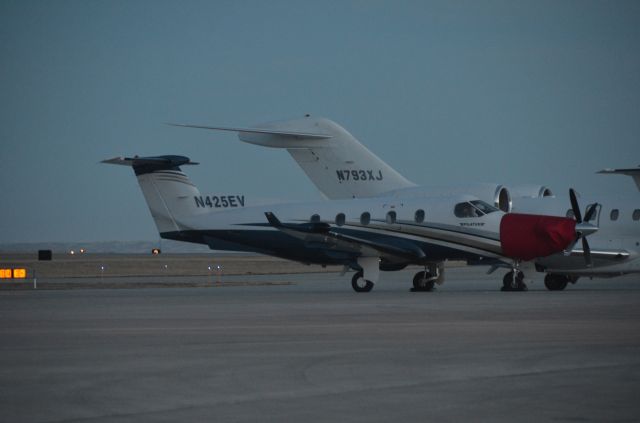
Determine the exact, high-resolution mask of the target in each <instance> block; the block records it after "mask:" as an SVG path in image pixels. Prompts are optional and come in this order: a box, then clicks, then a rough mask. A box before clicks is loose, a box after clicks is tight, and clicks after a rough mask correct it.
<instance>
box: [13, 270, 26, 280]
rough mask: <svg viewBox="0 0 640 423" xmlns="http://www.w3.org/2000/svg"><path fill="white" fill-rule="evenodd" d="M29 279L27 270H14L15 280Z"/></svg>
mask: <svg viewBox="0 0 640 423" xmlns="http://www.w3.org/2000/svg"><path fill="white" fill-rule="evenodd" d="M26 278H27V269H24V268H19V269H13V279H26Z"/></svg>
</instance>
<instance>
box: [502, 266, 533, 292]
mask: <svg viewBox="0 0 640 423" xmlns="http://www.w3.org/2000/svg"><path fill="white" fill-rule="evenodd" d="M519 266H520V262H518V261H516V262H514V263H513V270H512V271H510V272H509V273H507V274H506V275H504V278H502V288H501V289H500V290H501V291H526V290H527V289H528V288H527V285H526V284H525V283H524V273H522V272H521V271H520V270H518V267H519Z"/></svg>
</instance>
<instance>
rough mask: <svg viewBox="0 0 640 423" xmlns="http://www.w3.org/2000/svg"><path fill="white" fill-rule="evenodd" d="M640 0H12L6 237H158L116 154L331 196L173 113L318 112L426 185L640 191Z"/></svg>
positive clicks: (7, 25)
mask: <svg viewBox="0 0 640 423" xmlns="http://www.w3.org/2000/svg"><path fill="white" fill-rule="evenodd" d="M639 52H640V2H638V1H559V0H553V1H539V0H535V1H529V2H528V1H450V0H449V1H420V2H408V1H406V2H402V1H388V2H385V1H358V2H348V1H335V2H333V1H315V2H304V1H202V2H200V1H42V2H33V1H22V0H21V1H6V0H2V1H0V57H1V59H0V60H1V62H0V93H1V95H0V111H1V113H0V140H1V141H0V142H1V143H2V144H1V145H2V149H1V150H0V151H1V152H2V153H1V154H2V167H1V170H0V196H1V197H2V200H3V201H2V202H3V206H2V208H0V242H36V241H98V240H153V239H157V233H156V230H155V226H154V225H153V221H152V219H151V218H150V215H149V212H148V210H147V208H146V205H145V203H144V200H143V198H142V195H141V193H140V190H139V188H138V186H137V183H136V181H135V179H134V177H133V175H132V172H130V171H129V170H128V169H126V168H117V167H113V166H106V165H100V164H98V162H99V161H100V160H102V159H104V158H109V157H113V156H117V155H133V154H140V155H158V154H184V155H187V156H190V157H191V158H192V159H194V160H196V161H199V162H201V163H202V165H201V166H197V167H192V168H188V173H189V175H190V176H191V178H192V179H193V181H194V182H195V183H196V184H197V185H198V186H199V187H200V188H201V190H202V191H203V192H225V193H229V192H231V193H242V194H244V195H246V196H247V197H252V196H259V197H265V196H269V197H275V198H282V199H302V200H306V199H317V198H319V195H318V193H317V191H316V190H315V188H314V187H313V186H312V185H311V184H310V182H309V181H308V180H307V179H306V177H305V176H304V174H303V172H302V171H301V170H300V169H299V168H298V167H297V165H296V164H295V163H294V162H293V160H292V159H291V158H290V157H289V155H288V154H286V152H284V151H278V150H269V149H261V148H259V147H257V146H252V145H247V144H243V143H240V142H239V141H237V139H236V138H235V136H234V135H233V134H227V133H215V132H206V131H197V130H189V129H182V128H173V127H168V126H165V125H163V122H191V123H199V124H208V125H229V126H231V125H233V126H246V125H251V124H255V123H259V122H263V121H268V120H274V119H285V118H292V117H299V116H302V115H303V114H305V113H311V114H314V115H319V116H324V117H328V118H331V119H333V120H335V121H336V122H338V123H340V124H341V125H343V126H344V127H345V128H347V129H348V130H349V131H350V132H351V133H352V134H353V135H355V136H356V137H357V138H358V139H359V140H360V141H362V142H363V143H364V144H365V145H367V146H368V147H369V148H370V149H371V150H372V151H374V152H375V153H376V154H377V155H379V156H380V157H381V158H383V159H384V160H386V161H387V162H388V163H389V164H391V165H392V166H393V167H395V168H396V169H397V170H399V171H400V172H401V173H403V174H404V175H405V176H406V177H407V178H409V179H411V180H413V181H415V182H417V183H419V184H445V183H448V182H451V183H462V182H466V181H481V182H500V183H541V184H545V185H548V186H550V187H552V188H554V189H555V191H557V192H560V191H564V190H566V189H567V187H569V186H573V187H576V188H577V189H578V190H580V191H582V192H583V193H584V194H586V193H610V192H619V193H621V194H626V193H628V194H629V195H637V192H636V190H635V188H634V185H633V183H632V182H631V180H630V179H629V180H627V179H625V178H622V177H604V176H598V175H595V174H594V172H595V171H597V170H599V169H601V168H603V167H623V166H625V167H626V166H637V165H639V164H640V53H639Z"/></svg>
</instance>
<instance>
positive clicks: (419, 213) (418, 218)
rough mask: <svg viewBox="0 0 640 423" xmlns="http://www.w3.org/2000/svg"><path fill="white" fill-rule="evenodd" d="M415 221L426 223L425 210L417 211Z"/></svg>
mask: <svg viewBox="0 0 640 423" xmlns="http://www.w3.org/2000/svg"><path fill="white" fill-rule="evenodd" d="M413 219H414V220H415V221H416V223H422V222H424V210H422V209H419V210H416V214H415V216H414V217H413Z"/></svg>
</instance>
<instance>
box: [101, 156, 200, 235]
mask: <svg viewBox="0 0 640 423" xmlns="http://www.w3.org/2000/svg"><path fill="white" fill-rule="evenodd" d="M102 163H108V164H118V165H124V166H131V167H133V171H134V172H135V174H136V176H137V178H138V183H139V184H140V188H141V189H142V193H143V194H144V198H145V199H146V200H147V205H148V206H149V210H150V211H151V216H153V219H154V220H155V222H156V226H157V227H158V232H160V233H161V234H162V233H165V232H173V231H181V230H183V229H187V228H184V227H183V226H182V225H181V224H180V220H181V218H183V217H187V216H193V215H194V214H198V213H202V209H198V208H197V207H196V205H195V204H194V197H199V196H200V192H199V191H198V189H197V188H196V187H195V185H193V183H192V182H191V181H190V180H189V178H188V177H187V175H185V174H184V173H182V171H181V170H180V166H183V165H196V164H198V163H194V162H192V161H191V160H190V159H189V158H188V157H184V156H157V157H137V156H136V157H132V158H126V157H115V158H113V159H108V160H103V161H102Z"/></svg>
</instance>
